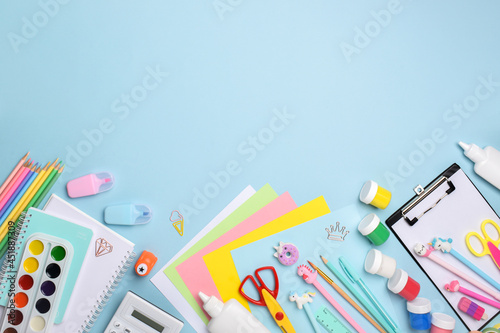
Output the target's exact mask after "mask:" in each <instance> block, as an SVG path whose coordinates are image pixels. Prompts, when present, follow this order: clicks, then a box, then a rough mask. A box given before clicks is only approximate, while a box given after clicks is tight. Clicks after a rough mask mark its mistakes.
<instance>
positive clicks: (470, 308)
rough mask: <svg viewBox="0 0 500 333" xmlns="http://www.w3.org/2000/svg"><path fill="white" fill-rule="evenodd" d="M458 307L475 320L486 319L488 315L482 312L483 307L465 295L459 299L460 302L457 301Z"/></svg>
mask: <svg viewBox="0 0 500 333" xmlns="http://www.w3.org/2000/svg"><path fill="white" fill-rule="evenodd" d="M458 308H459V309H460V310H461V311H463V312H465V313H467V314H468V315H469V316H471V317H472V318H474V319H476V320H481V319H484V320H486V319H488V315H487V314H486V313H484V311H485V310H484V308H483V307H482V306H479V305H477V304H476V303H474V302H473V301H471V300H470V299H468V298H467V297H462V298H461V299H460V302H458Z"/></svg>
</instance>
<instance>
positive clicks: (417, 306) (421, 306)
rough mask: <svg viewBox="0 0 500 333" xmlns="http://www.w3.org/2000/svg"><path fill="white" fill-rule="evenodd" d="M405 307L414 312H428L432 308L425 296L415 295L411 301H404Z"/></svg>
mask: <svg viewBox="0 0 500 333" xmlns="http://www.w3.org/2000/svg"><path fill="white" fill-rule="evenodd" d="M406 309H407V310H408V312H411V313H415V314H422V313H429V312H431V310H432V307H431V301H429V300H428V299H427V298H423V297H417V298H415V299H414V300H413V301H411V302H406Z"/></svg>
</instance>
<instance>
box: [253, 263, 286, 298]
mask: <svg viewBox="0 0 500 333" xmlns="http://www.w3.org/2000/svg"><path fill="white" fill-rule="evenodd" d="M267 270H270V271H272V272H273V275H274V290H271V289H270V288H269V287H268V286H267V285H266V283H265V282H264V280H263V279H262V278H261V277H260V272H262V271H267ZM255 276H256V277H257V280H258V281H259V283H260V285H261V286H262V288H264V289H266V290H267V291H268V292H269V293H270V294H271V295H272V296H273V297H274V298H277V297H278V292H279V290H280V281H279V280H278V274H276V270H275V269H274V267H273V266H265V267H261V268H258V269H256V270H255ZM261 294H262V293H261Z"/></svg>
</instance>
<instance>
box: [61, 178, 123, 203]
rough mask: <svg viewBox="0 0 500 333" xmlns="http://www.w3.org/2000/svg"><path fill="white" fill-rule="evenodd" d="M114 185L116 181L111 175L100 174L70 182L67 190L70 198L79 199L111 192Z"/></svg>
mask: <svg viewBox="0 0 500 333" xmlns="http://www.w3.org/2000/svg"><path fill="white" fill-rule="evenodd" d="M114 184H115V179H114V177H113V175H112V174H111V173H109V172H99V173H91V174H89V175H86V176H83V177H80V178H76V179H73V180H70V181H69V182H68V184H66V189H67V190H68V195H69V197H70V198H79V197H86V196H89V195H94V194H97V193H101V192H105V191H109V190H111V188H112V187H113V185H114Z"/></svg>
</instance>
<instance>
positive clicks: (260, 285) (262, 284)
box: [239, 266, 280, 306]
mask: <svg viewBox="0 0 500 333" xmlns="http://www.w3.org/2000/svg"><path fill="white" fill-rule="evenodd" d="M265 270H271V271H272V272H273V274H274V282H275V285H274V290H271V289H269V287H268V286H267V285H266V284H265V282H264V280H263V279H262V278H261V277H260V272H262V271H265ZM255 276H256V277H257V281H259V283H258V284H257V281H255V278H254V277H253V276H252V275H247V276H246V277H245V278H244V279H243V281H242V282H241V284H240V288H239V292H240V294H241V296H243V297H244V298H245V299H246V300H247V301H249V302H250V303H252V304H255V305H260V306H265V305H266V301H265V299H264V296H263V294H262V291H263V290H266V291H267V292H268V293H269V294H270V295H271V296H272V297H274V298H276V297H278V291H279V286H280V285H279V280H278V275H277V274H276V270H275V269H274V267H273V266H265V267H261V268H259V269H257V270H255ZM248 280H250V281H251V282H252V284H253V285H254V286H255V288H256V289H257V291H258V292H259V296H260V297H259V299H258V300H257V299H254V298H252V297H250V296H248V295H247V294H245V291H243V287H244V286H245V284H246V283H247V281H248Z"/></svg>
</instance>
